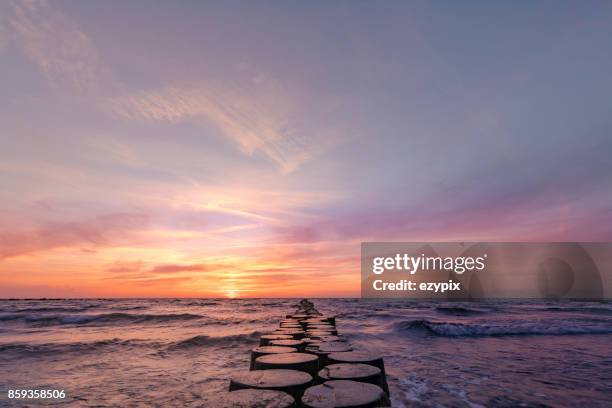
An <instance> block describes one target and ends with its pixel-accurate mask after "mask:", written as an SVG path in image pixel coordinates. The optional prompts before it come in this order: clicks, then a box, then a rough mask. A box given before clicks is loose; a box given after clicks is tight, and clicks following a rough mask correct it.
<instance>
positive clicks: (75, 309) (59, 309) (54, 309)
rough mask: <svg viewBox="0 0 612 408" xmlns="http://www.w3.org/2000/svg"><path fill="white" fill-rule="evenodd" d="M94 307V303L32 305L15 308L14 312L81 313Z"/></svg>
mask: <svg viewBox="0 0 612 408" xmlns="http://www.w3.org/2000/svg"><path fill="white" fill-rule="evenodd" d="M92 307H96V306H93V305H90V306H82V307H32V308H25V309H17V310H14V311H13V312H14V313H46V312H55V313H79V312H84V311H86V310H87V309H91V308H92Z"/></svg>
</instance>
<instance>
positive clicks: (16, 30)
mask: <svg viewBox="0 0 612 408" xmlns="http://www.w3.org/2000/svg"><path fill="white" fill-rule="evenodd" d="M2 7H3V8H4V9H5V10H6V11H7V13H6V16H7V17H6V20H5V22H4V24H5V25H6V27H7V31H8V32H9V34H8V36H9V38H11V40H13V41H14V42H15V43H17V44H18V45H19V46H20V47H21V48H22V50H23V52H24V54H25V55H26V56H27V57H28V58H29V59H30V60H31V61H32V62H33V63H34V64H35V65H36V66H37V67H38V69H39V70H40V71H41V72H42V73H43V74H44V75H45V77H46V78H47V79H48V81H49V83H50V85H51V86H53V87H55V88H57V89H61V88H63V87H64V86H68V87H70V88H71V89H73V90H75V91H77V92H83V93H88V92H91V91H93V90H94V89H96V88H98V85H99V83H100V81H101V79H102V78H104V77H105V76H106V75H107V73H106V72H105V69H104V68H103V64H102V63H101V61H100V57H99V56H98V53H97V51H96V48H95V46H94V44H93V42H92V40H91V38H90V37H89V36H88V35H87V34H86V33H85V32H83V31H82V30H81V29H80V28H79V26H78V25H77V24H76V23H75V22H74V21H73V20H72V19H70V18H69V17H68V16H66V15H65V14H64V13H62V12H61V11H59V10H57V9H54V8H51V7H50V5H49V4H48V2H46V1H44V0H29V1H14V2H9V3H6V4H4V5H3V6H2Z"/></svg>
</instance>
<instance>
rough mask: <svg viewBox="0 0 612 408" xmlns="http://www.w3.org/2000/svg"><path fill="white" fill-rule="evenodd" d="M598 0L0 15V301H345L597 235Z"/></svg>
mask: <svg viewBox="0 0 612 408" xmlns="http://www.w3.org/2000/svg"><path fill="white" fill-rule="evenodd" d="M611 38H612V3H610V2H608V1H580V2H577V1H567V2H565V1H517V2H490V1H482V2H477V1H465V2H454V1H434V2H430V1H412V2H359V1H354V2H341V1H337V2H318V1H315V2H296V1H271V2H268V1H257V2H252V1H244V2H235V1H207V2H200V1H181V2H157V1H142V2H140V1H127V2H123V1H105V2H82V1H76V0H73V1H34V0H32V1H12V0H9V1H3V2H0V297H157V296H187V297H192V296H193V297H197V296H214V297H252V296H358V295H359V284H360V282H359V279H360V278H359V256H360V243H361V242H364V241H521V242H524V241H529V242H530V241H543V242H546V241H610V240H612V96H611V95H612V77H611V75H610V73H611V72H612V45H611V44H612V42H611V41H610V39H611Z"/></svg>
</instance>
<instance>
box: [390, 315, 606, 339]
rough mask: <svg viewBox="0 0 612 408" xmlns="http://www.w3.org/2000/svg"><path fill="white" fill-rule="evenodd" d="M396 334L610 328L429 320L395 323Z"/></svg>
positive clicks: (514, 333) (521, 333)
mask: <svg viewBox="0 0 612 408" xmlns="http://www.w3.org/2000/svg"><path fill="white" fill-rule="evenodd" d="M393 330H394V331H396V332H424V333H427V334H431V335H435V336H440V337H486V336H534V335H542V336H545V335H549V336H550V335H556V336H559V335H579V334H611V333H612V327H610V326H602V325H597V326H582V327H580V326H574V327H572V326H555V325H549V324H546V322H540V323H534V324H527V323H524V322H523V323H519V324H514V325H513V324H506V325H495V324H465V323H449V322H433V321H429V320H423V319H422V320H408V321H402V322H398V323H395V324H394V325H393Z"/></svg>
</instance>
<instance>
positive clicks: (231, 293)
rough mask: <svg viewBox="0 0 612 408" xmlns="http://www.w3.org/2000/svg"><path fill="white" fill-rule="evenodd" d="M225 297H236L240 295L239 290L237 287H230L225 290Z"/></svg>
mask: <svg viewBox="0 0 612 408" xmlns="http://www.w3.org/2000/svg"><path fill="white" fill-rule="evenodd" d="M225 297H226V298H228V299H234V298H236V297H238V291H237V290H236V289H228V290H226V291H225Z"/></svg>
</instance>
